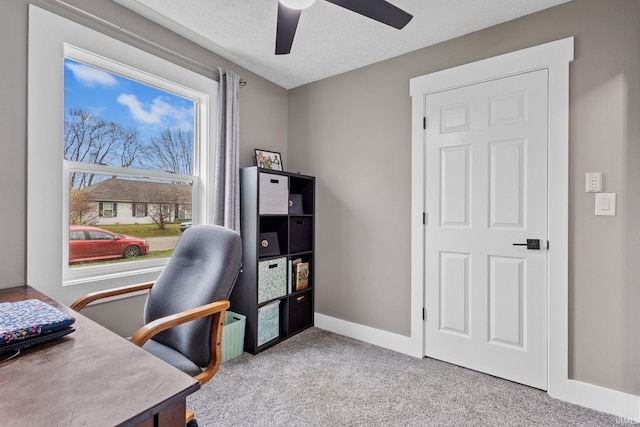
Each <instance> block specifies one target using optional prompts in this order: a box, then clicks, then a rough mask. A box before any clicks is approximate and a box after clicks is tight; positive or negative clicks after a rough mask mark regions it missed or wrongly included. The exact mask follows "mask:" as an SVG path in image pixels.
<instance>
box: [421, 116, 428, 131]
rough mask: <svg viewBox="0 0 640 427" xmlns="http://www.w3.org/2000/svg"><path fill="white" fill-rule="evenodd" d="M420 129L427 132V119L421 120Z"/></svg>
mask: <svg viewBox="0 0 640 427" xmlns="http://www.w3.org/2000/svg"><path fill="white" fill-rule="evenodd" d="M422 129H424V130H427V118H426V117H423V118H422Z"/></svg>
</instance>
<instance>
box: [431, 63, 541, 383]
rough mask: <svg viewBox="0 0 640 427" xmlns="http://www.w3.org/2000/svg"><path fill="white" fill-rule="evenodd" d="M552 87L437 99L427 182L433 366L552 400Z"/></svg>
mask: <svg viewBox="0 0 640 427" xmlns="http://www.w3.org/2000/svg"><path fill="white" fill-rule="evenodd" d="M547 87H548V72H547V70H540V71H535V72H529V73H524V74H518V75H515V76H511V77H506V78H501V79H497V80H492V81H488V82H485V83H479V84H474V85H470V86H465V87H461V88H457V89H452V90H447V91H444V92H439V93H435V94H430V95H427V96H426V103H425V116H426V118H427V119H426V127H427V129H426V160H425V161H426V167H425V171H426V173H425V178H424V179H425V180H426V181H425V190H426V196H425V201H426V202H425V203H426V209H425V211H426V226H425V233H426V235H425V245H426V246H425V300H426V301H425V309H426V315H425V322H426V323H425V354H426V356H428V357H433V358H437V359H441V360H444V361H447V362H450V363H454V364H456V365H461V366H465V367H468V368H471V369H475V370H478V371H482V372H486V373H488V374H491V375H495V376H499V377H502V378H506V379H509V380H512V381H516V382H519V383H522V384H527V385H530V386H533V387H537V388H541V389H545V390H546V389H547V184H548V183H547V109H548V108H547ZM527 239H537V240H539V244H540V247H539V249H531V248H529V249H528V248H527V246H516V245H522V244H526V243H527ZM514 244H515V245H514Z"/></svg>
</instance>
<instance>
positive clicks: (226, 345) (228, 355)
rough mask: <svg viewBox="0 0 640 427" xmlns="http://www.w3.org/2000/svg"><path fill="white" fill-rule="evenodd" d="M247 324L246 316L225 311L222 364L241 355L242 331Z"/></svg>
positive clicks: (242, 345) (242, 346)
mask: <svg viewBox="0 0 640 427" xmlns="http://www.w3.org/2000/svg"><path fill="white" fill-rule="evenodd" d="M246 323H247V318H246V316H243V315H242V314H238V313H234V312H233V311H227V313H226V314H225V316H224V326H223V327H222V344H221V351H222V362H221V363H224V362H226V361H228V360H231V359H233V358H234V357H237V356H240V355H241V354H242V349H243V348H244V329H245V325H246Z"/></svg>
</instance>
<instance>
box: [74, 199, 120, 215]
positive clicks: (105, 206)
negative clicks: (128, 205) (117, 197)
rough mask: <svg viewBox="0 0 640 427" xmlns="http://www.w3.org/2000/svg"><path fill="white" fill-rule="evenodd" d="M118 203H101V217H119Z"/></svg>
mask: <svg viewBox="0 0 640 427" xmlns="http://www.w3.org/2000/svg"><path fill="white" fill-rule="evenodd" d="M117 208H118V204H117V203H112V202H100V208H99V210H100V214H99V215H100V216H101V217H105V218H115V217H116V216H118V211H117V210H116V209H117ZM69 209H72V204H69Z"/></svg>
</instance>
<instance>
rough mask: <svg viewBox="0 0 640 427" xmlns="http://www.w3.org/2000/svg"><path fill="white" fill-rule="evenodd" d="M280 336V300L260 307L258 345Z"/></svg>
mask: <svg viewBox="0 0 640 427" xmlns="http://www.w3.org/2000/svg"><path fill="white" fill-rule="evenodd" d="M279 336H280V300H278V301H274V302H272V303H269V304H267V305H265V306H262V307H260V308H258V347H259V346H261V345H263V344H265V343H267V342H269V341H271V340H274V339H276V338H278V337H279Z"/></svg>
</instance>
